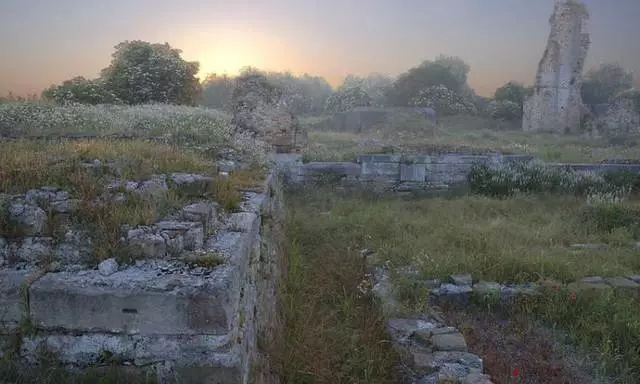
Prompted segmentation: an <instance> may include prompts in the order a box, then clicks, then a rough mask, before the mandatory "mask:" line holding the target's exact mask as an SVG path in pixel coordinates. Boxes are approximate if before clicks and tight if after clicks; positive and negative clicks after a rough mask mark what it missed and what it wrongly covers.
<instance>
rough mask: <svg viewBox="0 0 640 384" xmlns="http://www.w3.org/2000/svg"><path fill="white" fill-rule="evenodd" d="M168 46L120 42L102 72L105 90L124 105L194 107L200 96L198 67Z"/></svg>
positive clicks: (139, 42)
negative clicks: (148, 104) (149, 104)
mask: <svg viewBox="0 0 640 384" xmlns="http://www.w3.org/2000/svg"><path fill="white" fill-rule="evenodd" d="M180 54H181V51H180V50H179V49H174V48H172V47H171V46H170V45H169V44H167V43H165V44H151V43H148V42H145V41H140V40H135V41H124V42H122V43H120V44H118V45H116V46H115V52H114V53H113V55H112V60H111V64H110V65H109V66H108V67H107V68H105V69H103V70H102V72H101V78H102V80H103V81H104V84H105V86H106V87H107V88H108V89H109V90H110V91H111V92H113V94H114V95H115V96H116V97H118V99H120V100H122V101H123V102H124V103H126V104H143V103H152V102H158V103H169V104H186V105H194V104H196V102H197V101H198V99H199V98H200V96H201V92H202V89H201V85H200V82H199V80H198V78H197V77H196V74H197V73H198V70H199V67H200V64H199V63H198V62H188V61H185V60H183V59H182V58H181V56H180Z"/></svg>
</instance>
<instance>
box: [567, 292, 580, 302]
mask: <svg viewBox="0 0 640 384" xmlns="http://www.w3.org/2000/svg"><path fill="white" fill-rule="evenodd" d="M577 298H578V295H577V294H576V293H575V292H571V293H570V294H569V300H571V301H573V302H575V301H576V299H577Z"/></svg>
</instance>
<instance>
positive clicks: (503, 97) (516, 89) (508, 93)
mask: <svg viewBox="0 0 640 384" xmlns="http://www.w3.org/2000/svg"><path fill="white" fill-rule="evenodd" d="M532 94H533V88H532V87H525V86H524V84H521V83H518V82H515V81H510V82H508V83H506V84H505V85H503V86H502V87H500V88H498V89H496V92H495V93H494V95H493V98H494V99H495V100H496V101H510V102H512V103H515V104H516V105H518V107H519V108H520V111H521V113H522V110H523V105H524V100H525V99H526V97H527V96H530V95H532ZM503 106H504V108H503V109H506V110H510V108H512V106H511V105H508V104H504V105H503ZM509 113H511V112H509Z"/></svg>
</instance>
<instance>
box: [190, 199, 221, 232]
mask: <svg viewBox="0 0 640 384" xmlns="http://www.w3.org/2000/svg"><path fill="white" fill-rule="evenodd" d="M182 218H183V219H184V220H187V221H195V222H199V223H202V225H204V227H205V228H211V227H213V226H214V225H215V221H216V210H215V208H214V206H213V205H212V204H207V203H196V204H191V205H187V206H186V207H184V208H182Z"/></svg>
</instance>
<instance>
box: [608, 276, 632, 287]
mask: <svg viewBox="0 0 640 384" xmlns="http://www.w3.org/2000/svg"><path fill="white" fill-rule="evenodd" d="M604 281H605V283H607V284H609V285H610V286H612V287H614V288H640V284H638V283H636V282H635V281H633V280H629V279H625V278H624V277H607V278H605V279H604Z"/></svg>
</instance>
